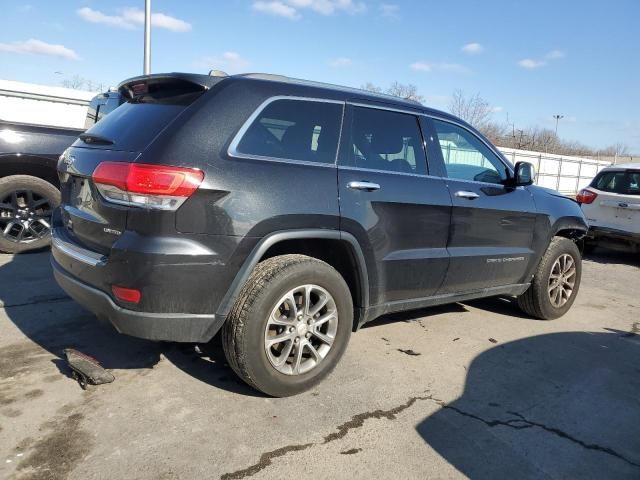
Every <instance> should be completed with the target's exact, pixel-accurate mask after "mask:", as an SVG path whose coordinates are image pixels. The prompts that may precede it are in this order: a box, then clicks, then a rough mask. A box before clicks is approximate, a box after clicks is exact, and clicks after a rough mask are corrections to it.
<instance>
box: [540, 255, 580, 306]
mask: <svg viewBox="0 0 640 480" xmlns="http://www.w3.org/2000/svg"><path fill="white" fill-rule="evenodd" d="M576 274H577V269H576V261H575V260H574V258H573V257H572V256H571V255H569V254H568V253H564V254H562V255H560V256H559V257H558V258H557V259H556V261H555V262H553V266H552V267H551V273H550V274H549V284H548V288H547V294H548V295H549V300H550V301H551V305H553V306H554V307H556V308H561V307H563V306H564V305H566V303H567V302H568V301H569V299H570V298H571V296H572V295H573V291H574V288H575V285H576Z"/></svg>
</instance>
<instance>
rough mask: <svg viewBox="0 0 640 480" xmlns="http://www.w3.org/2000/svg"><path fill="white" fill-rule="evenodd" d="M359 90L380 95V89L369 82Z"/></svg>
mask: <svg viewBox="0 0 640 480" xmlns="http://www.w3.org/2000/svg"><path fill="white" fill-rule="evenodd" d="M360 88H361V89H362V90H367V91H368V92H373V93H382V89H381V88H380V87H378V86H377V85H374V84H373V83H371V82H367V83H365V84H364V85H360Z"/></svg>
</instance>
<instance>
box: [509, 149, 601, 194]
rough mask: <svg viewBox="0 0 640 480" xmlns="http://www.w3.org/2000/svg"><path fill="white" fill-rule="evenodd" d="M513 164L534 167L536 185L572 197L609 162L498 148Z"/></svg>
mask: <svg viewBox="0 0 640 480" xmlns="http://www.w3.org/2000/svg"><path fill="white" fill-rule="evenodd" d="M498 149H499V150H500V151H501V152H502V153H503V154H504V156H505V157H507V158H508V159H509V160H511V162H513V163H514V164H515V163H516V162H520V161H524V162H529V163H532V164H533V165H534V166H535V167H536V172H537V177H536V184H538V185H540V186H543V187H547V188H552V189H554V190H557V191H559V192H560V193H564V194H566V195H573V194H575V193H576V192H578V190H580V189H581V188H584V187H586V186H587V185H588V184H589V182H590V181H591V179H592V178H593V177H595V175H596V173H598V172H599V171H600V170H602V169H603V168H604V167H607V166H609V165H611V162H607V161H604V160H595V159H589V158H581V157H571V156H565V155H555V154H553V153H541V152H531V151H529V150H516V149H515V148H505V147H498Z"/></svg>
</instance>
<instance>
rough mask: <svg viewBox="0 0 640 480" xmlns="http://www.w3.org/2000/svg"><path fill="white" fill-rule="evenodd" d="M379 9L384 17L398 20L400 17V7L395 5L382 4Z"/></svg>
mask: <svg viewBox="0 0 640 480" xmlns="http://www.w3.org/2000/svg"><path fill="white" fill-rule="evenodd" d="M379 8H380V13H381V14H382V16H383V17H389V18H398V17H399V16H400V5H396V4H395V3H381V4H380V7H379Z"/></svg>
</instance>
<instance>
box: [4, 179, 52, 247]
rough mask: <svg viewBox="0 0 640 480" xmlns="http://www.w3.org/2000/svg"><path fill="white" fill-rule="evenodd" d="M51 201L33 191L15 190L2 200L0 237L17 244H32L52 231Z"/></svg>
mask: <svg viewBox="0 0 640 480" xmlns="http://www.w3.org/2000/svg"><path fill="white" fill-rule="evenodd" d="M51 214H52V206H51V202H50V200H49V199H48V198H47V197H45V196H43V195H39V194H38V193H36V192H33V191H32V190H28V189H27V190H15V191H13V192H11V193H9V194H7V195H5V196H4V197H3V198H0V236H2V238H4V239H6V240H9V241H11V242H15V243H31V242H35V241H36V240H39V239H41V238H43V237H45V236H47V235H48V234H49V232H50V231H51Z"/></svg>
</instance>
